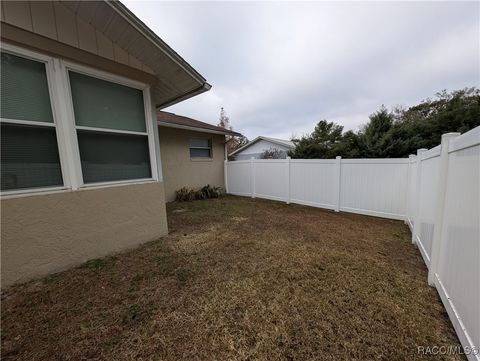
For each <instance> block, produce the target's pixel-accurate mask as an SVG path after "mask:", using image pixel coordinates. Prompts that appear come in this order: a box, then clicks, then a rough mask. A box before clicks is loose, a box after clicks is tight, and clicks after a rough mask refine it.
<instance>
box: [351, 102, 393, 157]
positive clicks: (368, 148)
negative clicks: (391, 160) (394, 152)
mask: <svg viewBox="0 0 480 361" xmlns="http://www.w3.org/2000/svg"><path fill="white" fill-rule="evenodd" d="M392 126H393V114H392V113H390V112H389V111H388V110H387V108H386V107H385V106H384V105H382V106H381V107H380V110H378V111H376V112H375V113H373V114H372V115H370V121H369V122H368V123H367V124H366V125H365V126H364V128H363V129H362V130H361V131H360V134H359V145H360V147H361V148H363V149H360V153H361V154H362V156H363V157H365V158H385V157H386V156H387V154H388V151H389V147H390V146H391V140H392V139H391V137H390V135H389V132H390V130H391V128H392Z"/></svg>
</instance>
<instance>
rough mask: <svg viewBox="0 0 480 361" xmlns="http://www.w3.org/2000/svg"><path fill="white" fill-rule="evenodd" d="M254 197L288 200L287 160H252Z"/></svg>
mask: <svg viewBox="0 0 480 361" xmlns="http://www.w3.org/2000/svg"><path fill="white" fill-rule="evenodd" d="M252 164H253V169H254V184H255V189H254V195H255V197H259V198H265V199H273V200H280V201H287V200H288V172H289V170H288V160H286V159H269V160H265V159H261V160H260V159H258V160H254V161H252Z"/></svg>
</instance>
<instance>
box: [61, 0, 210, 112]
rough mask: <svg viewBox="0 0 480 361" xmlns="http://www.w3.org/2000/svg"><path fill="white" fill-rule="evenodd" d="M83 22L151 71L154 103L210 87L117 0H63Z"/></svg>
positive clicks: (163, 103) (171, 101)
mask: <svg viewBox="0 0 480 361" xmlns="http://www.w3.org/2000/svg"><path fill="white" fill-rule="evenodd" d="M62 4H63V5H64V6H66V7H68V8H69V9H70V10H71V11H72V12H73V13H75V14H76V15H77V16H78V17H80V18H81V19H82V20H83V21H85V23H86V24H90V25H92V26H93V27H94V28H95V29H97V30H98V31H99V32H101V33H103V35H105V36H106V37H107V38H109V39H111V40H112V41H113V42H114V44H116V45H117V46H118V47H120V48H121V49H124V50H125V51H127V52H128V53H129V54H131V55H133V56H134V57H135V58H137V59H138V60H140V61H141V62H142V63H143V64H144V65H146V66H147V67H148V69H147V68H145V69H144V71H145V72H147V73H153V74H154V76H155V78H156V84H155V85H153V86H152V95H153V99H154V102H155V105H156V106H157V107H159V108H164V107H167V106H169V105H172V104H175V103H178V102H179V101H182V100H184V99H188V98H190V97H192V96H194V95H197V94H200V93H203V92H205V91H207V90H209V89H210V88H211V85H210V84H208V83H207V82H206V80H205V78H204V77H203V76H202V75H200V74H199V73H198V72H197V71H196V70H195V69H194V68H193V67H192V66H191V65H190V64H188V63H187V62H186V61H185V60H184V59H183V58H182V57H181V56H180V55H178V54H177V53H176V52H175V51H174V50H173V49H172V48H171V47H170V46H168V45H167V44H166V43H165V42H164V41H163V40H162V39H160V38H159V37H158V36H157V35H156V34H155V33H154V32H153V31H152V30H150V29H149V28H148V27H147V26H146V25H145V24H144V23H143V22H142V21H141V20H140V19H139V18H137V17H136V16H135V15H134V14H133V13H132V12H131V11H130V10H128V9H127V7H125V6H124V5H123V4H122V3H121V2H119V1H108V0H106V1H63V2H62Z"/></svg>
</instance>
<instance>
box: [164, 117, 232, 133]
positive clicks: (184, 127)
mask: <svg viewBox="0 0 480 361" xmlns="http://www.w3.org/2000/svg"><path fill="white" fill-rule="evenodd" d="M157 124H158V126H159V127H166V128H175V129H183V130H191V131H194V132H201V133H211V134H222V135H232V136H235V137H239V136H241V134H240V133H237V132H231V131H221V130H214V129H206V128H200V127H192V126H188V125H181V124H173V123H169V122H162V121H157Z"/></svg>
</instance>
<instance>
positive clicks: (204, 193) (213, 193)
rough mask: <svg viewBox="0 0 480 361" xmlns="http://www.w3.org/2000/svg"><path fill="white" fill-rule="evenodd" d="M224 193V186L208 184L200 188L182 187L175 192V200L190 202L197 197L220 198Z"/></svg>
mask: <svg viewBox="0 0 480 361" xmlns="http://www.w3.org/2000/svg"><path fill="white" fill-rule="evenodd" d="M224 195H225V191H224V190H223V188H222V187H215V186H211V185H210V184H207V185H206V186H204V187H202V188H200V189H195V188H187V187H182V188H180V189H179V190H177V191H176V192H175V200H176V201H177V202H190V201H193V200H196V199H209V198H220V197H222V196H224Z"/></svg>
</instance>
